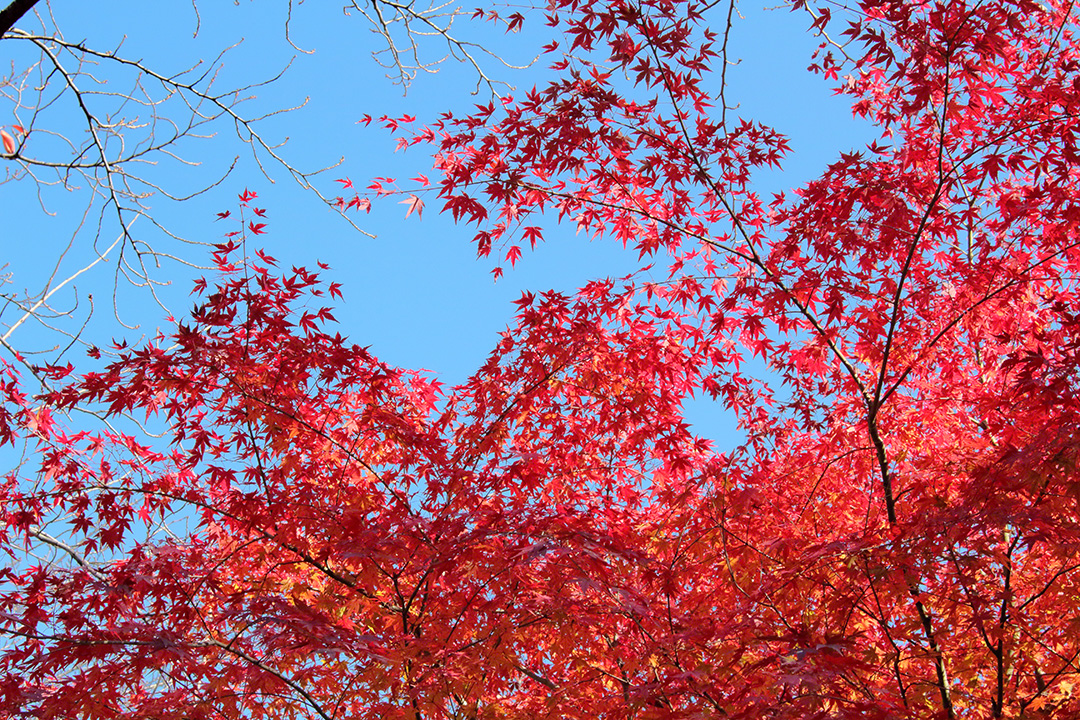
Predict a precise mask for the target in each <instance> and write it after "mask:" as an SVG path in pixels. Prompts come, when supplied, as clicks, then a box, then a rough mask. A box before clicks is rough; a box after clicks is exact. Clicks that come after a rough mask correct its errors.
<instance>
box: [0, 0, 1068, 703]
mask: <svg viewBox="0 0 1080 720" xmlns="http://www.w3.org/2000/svg"><path fill="white" fill-rule="evenodd" d="M791 5H792V10H793V11H795V12H799V13H803V14H805V17H806V19H807V24H808V26H809V28H810V32H813V33H816V34H817V35H818V36H819V37H820V38H821V48H820V51H819V53H818V54H817V55H816V56H815V57H814V58H812V63H813V64H812V66H811V70H812V71H814V72H815V73H818V74H820V75H822V76H823V77H824V80H825V81H827V82H830V83H832V84H833V85H834V86H835V90H836V92H837V93H839V94H841V95H843V96H844V97H846V98H848V99H849V100H850V103H851V107H852V112H853V113H854V114H855V115H856V116H857V117H860V118H863V119H865V120H866V121H868V122H870V123H872V124H873V125H874V126H875V127H876V128H878V129H879V131H880V134H879V137H878V139H877V140H875V141H874V142H873V143H871V144H870V145H869V146H867V147H866V148H864V149H862V150H861V151H857V152H850V153H845V154H843V155H842V156H840V158H839V159H838V160H837V161H836V162H834V163H833V164H831V165H830V166H829V167H827V168H826V169H825V170H824V171H823V172H822V173H821V174H820V176H819V177H818V178H816V179H814V180H812V181H811V182H808V183H806V184H804V185H803V186H802V187H800V188H799V189H798V190H796V191H794V192H792V193H788V194H780V195H775V196H772V197H763V196H762V195H761V193H760V192H759V191H758V190H757V189H756V186H755V182H754V180H755V174H756V173H759V172H760V171H762V170H763V169H768V168H782V167H783V164H784V162H785V158H786V157H787V155H788V154H789V147H788V144H787V141H786V139H785V138H784V137H783V136H782V135H781V134H779V133H778V132H776V131H775V130H773V129H772V128H770V127H768V126H765V125H763V124H761V123H758V122H755V121H754V120H753V119H750V118H742V117H740V116H739V114H738V111H737V109H735V108H733V107H730V105H731V103H729V101H728V99H727V98H726V97H725V92H724V87H725V86H724V81H723V77H724V72H725V70H726V68H727V63H728V62H729V58H728V56H727V42H728V38H729V34H730V32H731V28H732V27H733V17H735V15H736V8H735V5H734V3H733V2H723V3H711V2H698V1H697V0H605V1H604V2H578V1H577V0H554V1H553V2H551V3H550V4H549V5H547V6H546V7H545V8H540V9H536V10H534V11H531V13H528V14H526V13H523V14H522V15H516V14H511V15H509V16H507V17H505V18H504V20H505V22H506V24H507V25H509V26H510V27H511V28H513V27H515V26H517V25H518V24H520V23H528V22H534V23H543V22H545V21H546V23H547V27H548V30H549V34H550V36H551V38H552V40H551V41H550V43H548V44H547V45H545V46H544V47H542V48H541V51H542V53H543V54H542V56H541V62H544V63H546V64H547V67H548V76H547V78H546V79H545V80H544V81H542V82H541V83H539V84H538V85H536V86H535V87H533V88H531V89H529V90H528V91H526V92H521V93H515V94H510V95H507V96H505V97H501V98H494V99H492V100H491V101H490V102H483V103H481V104H479V105H477V106H476V108H475V110H473V111H472V112H469V113H466V114H461V113H447V114H445V115H443V116H441V117H438V118H430V119H429V120H427V121H424V120H423V119H419V120H418V119H415V118H411V117H406V118H400V117H398V118H394V117H384V118H380V119H375V120H372V119H370V118H368V119H367V120H368V121H370V122H375V123H379V124H381V125H384V126H386V127H387V129H388V131H389V132H390V133H391V134H392V135H394V136H395V137H397V138H398V139H399V142H400V144H401V145H402V146H408V147H412V148H416V149H418V150H427V151H429V152H430V154H431V157H432V158H433V163H432V171H431V172H430V173H429V174H428V175H425V176H421V177H419V178H417V179H415V180H414V181H411V182H413V183H415V185H413V186H399V185H396V184H393V185H391V183H390V182H388V181H387V180H385V179H380V178H376V179H374V180H370V181H369V180H359V179H356V178H352V179H350V178H343V179H342V181H341V186H342V187H344V188H345V189H344V190H343V191H342V197H341V198H340V201H339V202H338V203H337V204H338V206H339V208H340V209H341V211H342V212H344V213H346V214H351V215H353V216H358V213H362V212H363V211H364V210H365V209H366V208H367V207H368V206H369V205H370V204H371V203H373V202H374V203H378V202H385V201H386V198H387V197H388V196H389V197H390V200H391V201H392V202H400V201H401V200H405V202H406V205H407V207H406V208H405V209H406V211H407V212H409V213H411V214H415V215H420V214H421V212H425V211H426V212H427V213H428V214H429V215H430V214H431V213H433V212H435V211H442V212H444V213H448V214H450V215H451V216H452V217H453V218H454V219H455V220H457V221H458V222H459V224H460V225H462V226H464V227H468V228H469V231H468V232H469V234H470V235H472V236H473V242H474V243H475V245H476V249H477V251H478V253H479V254H480V255H481V256H482V257H491V258H494V259H495V261H496V262H498V263H509V264H511V265H512V264H515V263H517V262H519V261H524V260H522V259H521V258H522V252H523V249H524V248H527V247H529V246H530V245H534V244H536V243H539V242H543V241H544V239H545V238H546V237H547V238H550V237H552V236H553V235H554V234H561V233H568V232H580V233H583V234H585V235H588V236H595V237H600V238H606V239H609V240H610V241H612V242H617V243H622V244H623V245H625V246H626V247H627V248H628V250H629V251H630V252H634V253H636V254H637V255H638V256H639V257H640V264H641V270H639V271H638V272H635V273H632V274H630V275H628V276H625V277H621V278H601V279H597V280H595V281H593V282H591V283H588V284H586V285H585V286H583V287H582V288H580V290H579V291H578V292H576V293H572V294H571V293H558V292H553V291H549V292H542V291H537V292H535V293H526V294H525V295H523V296H522V297H521V299H520V300H519V302H518V303H517V306H518V309H517V314H516V318H515V322H514V324H513V325H512V326H511V327H509V328H508V329H507V330H506V332H505V333H503V334H502V336H501V337H500V339H499V341H498V343H497V344H496V346H495V347H494V349H493V350H492V352H491V354H490V356H489V358H488V360H487V362H485V363H484V364H483V365H482V366H481V367H479V368H478V369H477V370H476V372H475V374H473V376H472V377H471V378H469V379H468V380H467V381H466V382H464V383H461V384H459V385H457V386H454V387H446V386H444V385H442V384H440V383H439V382H438V379H437V378H434V377H431V376H429V375H428V374H425V373H422V372H415V371H410V370H406V369H401V368H396V367H392V366H390V365H388V364H386V363H384V362H381V361H380V360H379V359H378V358H377V357H375V356H374V355H373V354H372V353H371V352H370V350H368V349H366V348H364V347H361V346H360V345H356V344H353V343H351V342H350V341H348V340H346V339H345V338H343V337H342V335H341V334H339V333H338V332H337V331H336V329H334V327H333V322H334V317H333V307H332V306H333V303H334V302H335V301H336V300H337V299H338V298H339V297H340V295H341V287H340V286H339V285H338V284H337V283H334V282H324V281H323V280H322V279H320V277H319V273H320V272H324V271H325V269H326V268H320V269H319V270H318V271H313V270H309V269H307V268H303V267H296V268H291V269H285V268H280V267H278V265H277V262H276V261H275V259H274V258H272V257H270V256H269V255H268V254H266V253H265V252H261V251H258V250H257V249H256V248H257V246H258V242H259V237H258V236H259V235H260V234H262V233H263V232H265V231H266V230H267V229H268V227H267V222H266V221H265V220H264V219H263V218H261V217H260V213H261V212H262V211H261V210H260V209H259V208H256V207H255V205H254V202H253V201H254V197H253V196H252V195H251V194H250V193H248V192H245V193H244V195H242V196H241V197H240V198H239V203H238V205H237V206H236V207H234V208H231V209H229V210H228V211H226V210H224V209H223V212H222V217H223V221H224V222H225V223H232V224H231V225H229V226H228V228H227V229H226V235H225V237H224V238H222V239H221V240H220V242H218V244H217V245H216V246H215V248H214V253H213V265H214V268H215V271H214V273H213V274H211V275H209V276H208V277H207V278H206V279H205V280H201V281H199V283H197V285H196V288H195V292H196V295H197V298H198V299H197V304H196V307H195V309H194V310H193V311H192V312H191V313H190V314H189V315H187V316H186V317H184V318H182V319H181V320H179V321H178V322H177V323H176V325H175V328H174V329H173V330H171V331H170V332H167V333H162V334H161V335H160V336H158V337H156V338H153V339H151V340H150V341H148V342H141V343H139V344H131V345H128V344H126V343H123V342H118V343H117V344H115V345H113V346H111V347H107V348H106V347H102V348H101V349H97V348H94V349H92V350H91V355H92V357H90V358H88V359H87V362H88V363H94V364H90V365H86V366H85V367H83V366H77V365H74V364H67V365H64V366H57V365H45V366H39V365H33V363H30V362H26V363H25V364H20V363H22V361H23V360H24V358H22V357H21V356H19V355H18V354H17V353H13V354H12V356H11V358H9V359H4V360H3V361H2V362H3V365H2V370H3V380H2V382H0V393H2V397H3V405H2V408H0V441H3V442H4V443H5V445H7V446H8V447H9V451H10V453H11V454H12V455H18V458H19V460H18V462H17V463H15V464H14V467H13V469H11V470H10V471H9V472H7V474H6V475H5V477H4V480H3V484H2V485H0V501H2V506H3V508H4V510H3V512H4V516H3V517H4V523H3V524H2V525H0V543H2V546H3V548H4V550H5V552H6V554H7V556H8V558H9V567H6V568H3V569H0V633H2V634H3V636H4V641H3V644H2V645H0V699H2V705H0V707H2V709H0V716H2V717H5V718H7V717H10V718H17V717H39V718H54V717H56V718H58V717H72V716H75V717H80V718H95V719H96V718H151V717H152V718H177V719H179V718H234V717H235V718H263V717H265V718H273V719H277V718H322V719H323V720H331V719H336V718H409V719H411V720H419V719H421V718H475V719H480V718H485V719H487V718H522V719H525V718H530V719H531V718H547V717H550V718H581V719H582V720H584V719H586V718H588V719H592V718H641V719H645V718H680V717H685V718H763V717H768V718H793V719H794V718H883V719H884V718H983V717H986V718H1041V717H1054V718H1070V717H1076V716H1077V715H1078V714H1080V698H1078V697H1077V696H1076V695H1077V693H1076V692H1074V687H1075V683H1076V682H1077V681H1078V680H1080V666H1078V662H1080V626H1078V623H1080V587H1078V584H1077V583H1078V577H1080V561H1078V560H1077V557H1078V556H1080V513H1078V507H1077V504H1078V502H1080V473H1078V470H1077V463H1078V460H1080V437H1078V435H1077V427H1078V426H1080V424H1078V420H1080V418H1078V410H1080V402H1078V400H1080V399H1078V397H1077V390H1078V382H1080V374H1078V370H1080V363H1078V352H1080V311H1078V310H1077V308H1078V307H1080V302H1078V300H1080V298H1078V297H1077V275H1076V273H1077V270H1078V269H1080V236H1078V233H1080V230H1078V226H1077V218H1078V212H1080V183H1078V180H1080V177H1078V176H1080V173H1078V171H1077V168H1078V159H1080V156H1078V154H1077V139H1078V132H1080V107H1078V105H1080V44H1078V42H1077V39H1076V37H1075V32H1076V28H1077V25H1076V23H1077V10H1076V8H1075V7H1074V6H1073V5H1072V4H1071V3H1065V2H1059V1H1058V0H1049V1H1048V2H1045V3H1036V2H1028V1H1026V0H1020V1H1016V2H1010V1H1007V0H984V1H982V2H964V1H960V2H936V3H932V2H910V1H908V0H905V1H898V0H896V1H894V0H864V1H863V2H861V3H858V4H853V5H851V6H850V7H849V6H841V5H835V4H832V3H815V2H803V0H795V1H794V2H792V3H791ZM372 7H373V8H374V10H375V11H378V10H379V9H380V8H383V9H386V8H397V7H398V6H397V5H395V4H394V3H391V2H382V1H381V0H377V2H376V4H375V5H373V6H372ZM492 12H494V10H493V9H487V8H485V9H484V10H483V11H478V12H477V15H478V16H486V15H489V14H490V13H492ZM478 19H482V17H481V18H478ZM5 37H6V36H5ZM6 137H11V138H12V143H13V144H16V141H15V136H14V135H11V134H10V133H9V134H8V135H7V136H6ZM5 142H7V140H5ZM7 151H8V152H7V155H5V156H4V157H5V159H7V160H9V161H10V160H13V159H14V160H17V159H18V158H17V155H18V146H17V144H16V148H15V151H14V152H13V151H12V149H11V147H7ZM418 227H422V226H419V225H418ZM215 231H216V230H215ZM35 378H36V379H35ZM691 398H707V399H709V400H710V401H712V402H715V403H718V404H721V405H722V406H723V407H725V408H727V409H728V410H729V411H730V412H732V413H734V414H735V416H736V417H737V418H738V422H739V425H740V428H741V429H742V430H743V432H744V433H745V437H746V439H745V442H743V443H742V444H741V445H740V446H738V447H736V448H734V449H731V450H727V449H720V448H716V447H714V446H713V445H712V444H711V443H710V442H708V441H706V440H704V439H702V438H700V437H698V436H697V435H696V434H695V433H694V431H693V429H692V428H691V427H690V426H689V425H688V423H687V422H686V420H685V417H684V406H685V404H686V403H687V402H688V401H689V400H690V399H691ZM83 418H90V419H89V420H86V421H85V422H84V420H83ZM140 422H141V423H143V424H144V426H145V430H146V432H140V431H138V427H139V423H140ZM153 432H161V433H163V434H162V435H161V436H160V437H154V435H153V434H152V433H153Z"/></svg>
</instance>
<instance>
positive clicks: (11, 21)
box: [0, 0, 38, 35]
mask: <svg viewBox="0 0 1080 720" xmlns="http://www.w3.org/2000/svg"><path fill="white" fill-rule="evenodd" d="M37 1H38V0H14V1H13V2H12V3H11V4H10V5H8V6H7V7H6V8H4V9H3V10H2V11H0V35H3V34H4V33H6V32H7V31H8V30H10V29H11V28H12V26H14V25H15V23H17V22H19V20H21V19H22V16H23V15H25V14H26V13H28V12H30V8H32V7H34V6H35V5H37Z"/></svg>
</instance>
